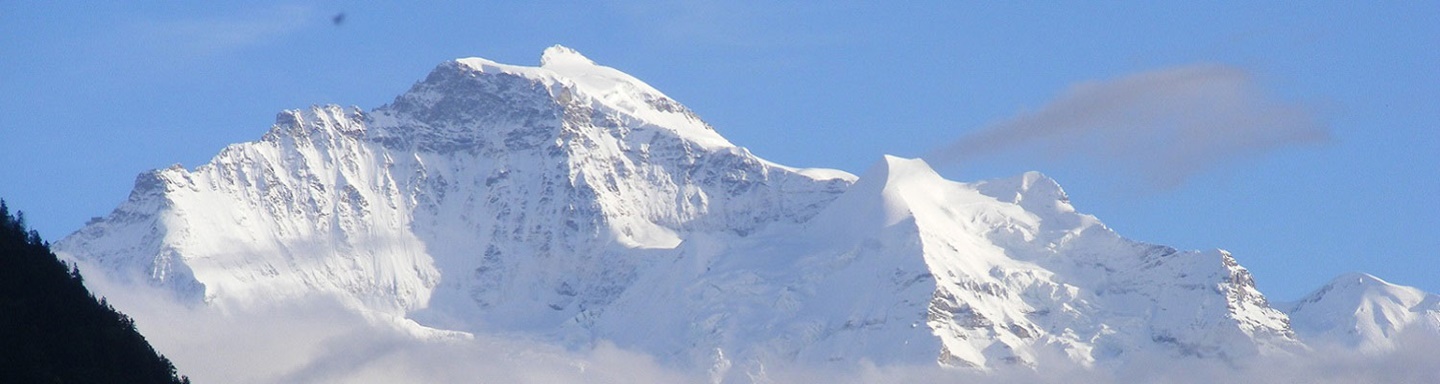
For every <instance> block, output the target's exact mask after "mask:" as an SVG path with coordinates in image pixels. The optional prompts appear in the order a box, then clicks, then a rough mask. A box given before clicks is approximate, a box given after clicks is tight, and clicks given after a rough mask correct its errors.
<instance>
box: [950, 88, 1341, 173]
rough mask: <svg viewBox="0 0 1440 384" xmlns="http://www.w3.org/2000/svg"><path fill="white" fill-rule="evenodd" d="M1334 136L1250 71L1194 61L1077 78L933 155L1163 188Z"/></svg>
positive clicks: (1303, 107)
mask: <svg viewBox="0 0 1440 384" xmlns="http://www.w3.org/2000/svg"><path fill="white" fill-rule="evenodd" d="M1329 138H1330V134H1329V130H1328V128H1327V127H1326V126H1325V125H1324V124H1323V123H1322V122H1321V121H1320V120H1319V119H1318V118H1317V117H1316V115H1315V114H1314V112H1313V111H1311V110H1310V109H1308V108H1306V106H1304V105H1300V104H1296V103H1290V102H1285V101H1281V100H1277V99H1275V98H1273V97H1272V96H1270V95H1268V94H1267V93H1266V92H1264V90H1262V89H1260V87H1259V86H1258V85H1257V84H1256V82H1255V81H1254V79H1253V78H1252V77H1251V76H1250V75H1249V74H1248V73H1246V72H1245V71H1244V70H1241V69H1239V68H1235V67H1229V66H1223V65H1192V66H1183V67H1174V68H1166V69H1160V70H1155V71H1149V72H1142V73H1137V74H1132V75H1129V76H1125V77H1121V78H1118V79H1113V80H1107V81H1092V82H1085V83H1081V84H1077V85H1074V86H1072V87H1071V88H1070V89H1068V90H1066V91H1065V92H1064V93H1062V94H1061V95H1060V96H1059V97H1057V98H1056V99H1055V100H1053V101H1051V102H1050V103H1049V104H1047V105H1045V106H1044V107H1041V108H1040V109H1038V110H1035V111H1031V112H1026V113H1022V114H1020V115H1018V116H1014V117H1012V118H1010V119H1007V120H1004V121H1000V122H998V123H994V124H991V125H990V126H987V127H985V128H984V129H981V130H978V131H976V132H975V133H973V134H969V135H966V136H964V137H961V138H960V139H959V140H957V141H955V142H954V143H952V144H950V145H948V146H946V147H943V148H941V149H939V150H937V151H935V152H933V153H931V154H930V155H929V156H927V158H928V159H930V160H931V161H933V162H937V163H942V164H945V163H949V164H955V163H960V164H963V163H966V162H969V161H973V160H977V159H982V158H984V157H986V156H991V155H996V154H1000V153H1024V154H1030V155H1032V156H1027V157H1028V158H1037V157H1038V158H1043V159H1045V160H1047V161H1061V162H1066V163H1081V164H1086V165H1091V166H1093V167H1094V168H1096V169H1099V170H1102V171H1105V172H1115V173H1118V174H1119V175H1120V176H1122V177H1126V178H1129V179H1136V180H1137V181H1141V182H1143V183H1145V184H1146V185H1149V186H1152V187H1157V188H1162V189H1163V188H1172V187H1176V186H1178V185H1181V184H1183V183H1184V182H1185V181H1186V180H1187V179H1189V178H1190V177H1191V176H1194V175H1196V174H1198V173H1200V172H1203V171H1206V170H1209V169H1211V168H1214V167H1215V166H1217V165H1219V164H1221V163H1224V162H1227V161H1231V160H1234V159H1239V158H1246V157H1253V156H1256V155H1261V154H1265V153H1267V152H1270V151H1273V150H1275V149H1278V148H1282V147H1286V146H1292V145H1300V144H1310V143H1319V142H1324V141H1327V140H1328V139H1329Z"/></svg>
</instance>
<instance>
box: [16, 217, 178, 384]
mask: <svg viewBox="0 0 1440 384" xmlns="http://www.w3.org/2000/svg"><path fill="white" fill-rule="evenodd" d="M83 281H84V280H83V279H82V278H81V276H80V271H79V270H78V269H76V268H74V267H71V266H67V265H66V264H65V263H63V262H61V261H60V260H59V259H57V258H56V257H55V254H54V253H51V252H50V248H49V244H48V243H46V242H44V241H42V240H41V239H40V235H39V234H37V233H36V232H35V231H30V230H27V229H26V227H25V220H24V215H22V214H16V215H14V216H12V215H11V214H10V211H9V208H8V207H6V206H5V203H4V202H3V201H0V383H188V382H189V379H187V378H185V377H183V376H178V375H177V374H176V372H175V366H174V365H172V364H171V363H170V360H169V359H166V358H165V357H164V356H161V355H160V354H159V353H156V352H155V349H154V348H151V346H150V344H149V343H147V342H146V341H145V337H144V336H141V335H140V333H139V332H137V331H136V330H135V323H134V322H133V321H131V320H130V318H129V317H127V316H125V315H124V314H121V313H119V312H116V311H115V309H114V308H111V307H110V305H108V304H106V303H105V301H104V300H103V299H100V300H97V299H96V298H95V296H93V295H91V294H90V292H89V291H88V290H86V289H85V285H84V284H83Z"/></svg>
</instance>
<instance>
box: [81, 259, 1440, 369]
mask: <svg viewBox="0 0 1440 384" xmlns="http://www.w3.org/2000/svg"><path fill="white" fill-rule="evenodd" d="M82 268H83V267H82ZM93 275H96V274H91V275H87V276H86V279H87V284H89V285H90V286H91V287H92V289H94V290H96V291H98V292H108V293H110V295H109V296H108V298H109V300H110V302H111V303H112V304H114V305H115V306H116V307H117V308H118V309H120V310H122V311H124V312H126V313H128V314H130V315H131V316H133V317H134V318H135V319H136V322H137V325H138V326H139V328H140V331H141V332H142V333H143V334H144V335H146V337H147V338H148V339H149V340H150V342H151V343H152V344H153V345H155V346H156V348H157V349H159V350H160V351H161V352H162V353H164V354H165V355H166V356H168V357H170V358H171V359H172V360H173V361H174V362H175V364H176V366H177V367H178V368H179V369H180V371H181V373H182V374H186V375H189V376H190V377H191V378H192V379H194V380H195V382H248V383H298V382H336V383H406V382H411V383H460V382H463V383H706V382H717V381H721V380H723V381H724V382H729V383H810V382H817V383H818V382H824V383H930V382H984V383H1074V382H1086V383H1132V382H1145V383H1177V384H1181V383H1215V382H1296V383H1300V382H1303V383H1356V382H1387V383H1423V382H1430V381H1432V380H1433V379H1434V378H1436V377H1440V365H1437V364H1433V360H1434V356H1440V335H1436V334H1433V332H1410V333H1408V334H1403V335H1400V336H1399V337H1398V338H1397V340H1399V342H1398V343H1397V348H1396V349H1395V350H1393V351H1390V352H1386V353H1378V354H1368V355H1367V354H1358V353H1355V352H1351V351H1347V350H1344V349H1340V348H1329V347H1317V348H1315V349H1314V350H1311V351H1306V352H1301V353H1298V354H1296V355H1292V356H1275V357H1266V358H1259V359H1251V360H1247V361H1243V362H1238V363H1237V364H1238V366H1237V365H1232V364H1226V363H1223V362H1218V361H1214V360H1197V359H1169V358H1164V357H1154V358H1153V359H1150V360H1144V361H1139V360H1137V361H1126V362H1124V363H1123V364H1120V365H1119V366H1117V367H1109V368H1103V369H1093V368H1087V367H1081V366H1079V365H1077V364H1074V363H1070V362H1068V361H1067V360H1064V359H1062V358H1060V357H1056V356H1051V357H1048V358H1042V359H1041V361H1040V363H1039V366H1040V368H1038V369H1029V368H1019V369H1008V370H997V371H993V372H975V371H969V370H959V369H947V368H941V367H939V366H936V365H934V364H919V365H877V364H873V363H869V362H863V361H862V362H860V363H854V364H848V363H847V364H827V365H823V366H805V365H795V364H783V363H773V362H771V363H766V364H760V363H756V362H743V361H737V362H733V366H732V367H729V369H728V370H724V374H723V376H716V377H712V375H711V371H712V369H711V368H710V367H700V368H687V367H677V366H674V365H673V364H667V363H665V362H663V360H662V359H658V358H657V357H654V356H650V355H647V354H645V353H642V352H637V351H632V350H627V349H625V348H622V347H618V346H616V345H614V344H612V343H608V342H600V343H597V345H596V346H594V347H592V348H587V349H584V350H568V349H566V348H563V347H560V346H556V345H554V344H551V343H548V342H546V341H543V340H534V339H528V338H526V337H524V336H517V335H486V334H481V335H468V334H462V333H457V332H446V331H435V330H429V329H425V328H421V327H418V326H417V325H415V324H414V323H412V322H408V321H406V320H403V319H395V318H388V317H386V316H383V315H378V314H373V313H371V314H367V313H362V312H360V311H357V310H354V309H352V308H353V307H352V306H348V305H345V304H344V303H341V302H339V301H337V300H333V299H327V298H324V297H314V298H306V299H295V300H288V301H287V302H285V303H275V304H266V305H262V306H257V307H252V308H219V307H215V306H206V307H198V308H191V307H186V306H182V305H178V304H175V303H173V302H170V301H168V300H165V299H161V298H163V297H165V295H164V294H163V293H162V292H159V291H151V290H148V289H145V288H136V287H124V289H115V288H117V287H115V286H111V285H109V283H108V282H106V281H105V280H104V279H103V277H102V276H93ZM1042 357H1043V356H1042Z"/></svg>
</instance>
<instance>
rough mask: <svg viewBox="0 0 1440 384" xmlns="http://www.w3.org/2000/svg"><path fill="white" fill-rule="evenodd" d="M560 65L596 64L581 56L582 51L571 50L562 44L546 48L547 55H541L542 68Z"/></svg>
mask: <svg viewBox="0 0 1440 384" xmlns="http://www.w3.org/2000/svg"><path fill="white" fill-rule="evenodd" d="M560 65H587V66H593V65H595V62H594V61H592V60H590V58H588V57H585V55H582V54H580V51H576V50H574V49H571V48H570V47H566V46H563V45H560V44H555V45H553V46H551V47H550V48H546V49H545V53H543V54H541V55H540V67H541V68H548V67H553V66H560Z"/></svg>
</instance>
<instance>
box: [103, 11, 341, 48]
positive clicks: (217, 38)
mask: <svg viewBox="0 0 1440 384" xmlns="http://www.w3.org/2000/svg"><path fill="white" fill-rule="evenodd" d="M328 20H329V19H328V17H326V16H325V15H321V14H319V13H318V12H316V11H315V10H314V9H312V8H310V7H302V6H291V5H286V6H275V7H269V8H258V9H253V10H248V11H244V12H240V13H236V14H232V15H226V16H208V17H191V18H180V19H161V20H155V19H149V20H141V21H137V22H136V23H134V24H133V25H132V28H131V31H132V32H133V36H132V38H134V39H135V40H136V43H138V44H143V45H146V46H148V47H149V48H151V49H153V50H156V51H159V52H164V53H170V54H173V55H177V56H182V57H183V56H207V55H213V54H219V53H226V52H231V51H235V50H238V49H243V48H248V47H253V46H259V45H264V44H266V43H268V42H271V41H274V40H276V39H279V38H282V37H284V36H287V35H290V34H292V33H295V32H298V31H300V30H302V29H303V28H305V27H307V26H322V25H325V24H326V23H328V22H329V21H328Z"/></svg>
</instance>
